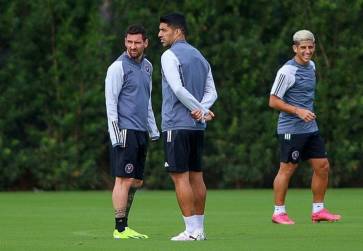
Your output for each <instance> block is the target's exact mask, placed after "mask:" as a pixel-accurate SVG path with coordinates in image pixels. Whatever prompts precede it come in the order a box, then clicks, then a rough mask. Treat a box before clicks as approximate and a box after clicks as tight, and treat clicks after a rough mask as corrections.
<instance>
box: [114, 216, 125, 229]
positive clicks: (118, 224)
mask: <svg viewBox="0 0 363 251" xmlns="http://www.w3.org/2000/svg"><path fill="white" fill-rule="evenodd" d="M125 227H127V218H126V217H122V218H115V229H117V231H119V232H122V231H124V230H125Z"/></svg>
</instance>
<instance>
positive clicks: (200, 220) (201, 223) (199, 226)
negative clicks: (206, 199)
mask: <svg viewBox="0 0 363 251" xmlns="http://www.w3.org/2000/svg"><path fill="white" fill-rule="evenodd" d="M194 217H195V219H196V223H197V225H196V230H198V231H201V232H204V214H202V215H194Z"/></svg>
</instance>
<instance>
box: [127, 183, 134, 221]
mask: <svg viewBox="0 0 363 251" xmlns="http://www.w3.org/2000/svg"><path fill="white" fill-rule="evenodd" d="M136 190H137V188H135V187H130V190H129V195H128V198H127V206H126V211H125V217H126V218H128V217H129V212H130V208H131V205H132V202H133V201H134V195H135V193H136Z"/></svg>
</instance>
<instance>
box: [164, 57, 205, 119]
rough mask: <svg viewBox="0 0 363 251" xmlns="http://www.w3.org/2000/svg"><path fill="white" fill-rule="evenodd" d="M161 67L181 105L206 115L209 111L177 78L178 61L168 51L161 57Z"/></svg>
mask: <svg viewBox="0 0 363 251" xmlns="http://www.w3.org/2000/svg"><path fill="white" fill-rule="evenodd" d="M161 67H162V71H163V74H164V76H165V79H166V81H167V83H168V85H169V86H170V88H171V90H172V91H173V92H174V94H175V96H176V97H177V98H178V99H179V101H180V102H182V103H183V105H185V106H186V107H187V108H188V109H189V110H190V111H193V110H196V109H199V110H202V112H203V113H208V111H209V110H208V109H206V108H205V107H203V105H202V104H201V103H200V102H199V101H198V100H196V98H194V96H193V95H192V94H191V93H190V92H189V91H188V90H187V89H185V88H184V86H183V84H182V82H181V80H180V77H179V61H178V59H177V58H176V56H175V55H174V53H173V52H171V51H170V50H167V51H165V52H164V53H163V55H162V56H161Z"/></svg>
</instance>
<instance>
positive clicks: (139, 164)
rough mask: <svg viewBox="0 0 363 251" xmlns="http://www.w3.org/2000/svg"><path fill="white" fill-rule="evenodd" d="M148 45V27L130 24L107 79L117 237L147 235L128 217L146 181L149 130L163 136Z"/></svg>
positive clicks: (155, 135)
mask: <svg viewBox="0 0 363 251" xmlns="http://www.w3.org/2000/svg"><path fill="white" fill-rule="evenodd" d="M147 46H148V39H147V37H146V32H145V29H144V28H143V27H142V26H140V25H131V26H129V27H128V29H127V31H126V34H125V47H126V51H125V52H124V53H123V54H122V55H121V56H119V58H118V59H116V61H115V62H113V63H112V64H111V66H110V67H109V68H108V70H107V76H106V80H105V96H106V110H107V120H108V131H109V134H110V139H111V143H112V149H111V169H112V175H113V176H114V177H115V185H114V188H113V192H112V203H113V207H114V209H115V222H116V226H115V230H114V232H113V237H114V238H115V239H129V238H136V239H144V238H148V236H147V235H144V234H140V233H138V232H136V231H134V230H132V229H131V228H129V227H128V221H127V220H128V215H129V211H130V208H131V204H132V201H133V198H134V194H135V192H136V189H137V188H139V187H141V186H142V184H143V175H144V165H145V158H146V152H147V143H148V133H149V136H150V137H151V139H152V140H156V139H158V138H159V136H160V134H159V131H158V129H157V127H156V124H155V118H154V113H153V110H152V107H151V87H152V83H151V76H152V71H153V68H152V65H151V63H150V62H149V61H148V60H147V59H146V58H145V57H144V50H145V49H146V47H147Z"/></svg>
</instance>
